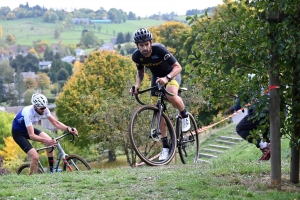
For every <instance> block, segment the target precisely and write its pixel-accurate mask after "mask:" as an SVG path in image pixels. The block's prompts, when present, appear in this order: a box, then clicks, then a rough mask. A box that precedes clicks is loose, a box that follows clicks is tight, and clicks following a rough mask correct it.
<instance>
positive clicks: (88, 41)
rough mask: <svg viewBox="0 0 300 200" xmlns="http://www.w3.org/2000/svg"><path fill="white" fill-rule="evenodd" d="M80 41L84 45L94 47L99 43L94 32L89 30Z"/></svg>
mask: <svg viewBox="0 0 300 200" xmlns="http://www.w3.org/2000/svg"><path fill="white" fill-rule="evenodd" d="M81 42H82V43H83V44H84V46H85V47H87V48H91V47H94V46H95V45H96V44H98V43H99V39H98V37H97V36H96V35H95V34H94V32H92V31H89V32H87V33H85V34H84V35H83V36H82V38H81Z"/></svg>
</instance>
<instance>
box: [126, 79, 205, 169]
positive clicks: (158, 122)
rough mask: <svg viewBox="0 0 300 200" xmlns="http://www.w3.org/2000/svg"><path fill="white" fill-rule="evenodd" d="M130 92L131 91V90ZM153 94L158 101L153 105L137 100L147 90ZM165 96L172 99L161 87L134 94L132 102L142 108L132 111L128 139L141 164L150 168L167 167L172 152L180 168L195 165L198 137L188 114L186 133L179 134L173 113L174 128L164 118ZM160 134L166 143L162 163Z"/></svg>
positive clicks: (165, 114)
mask: <svg viewBox="0 0 300 200" xmlns="http://www.w3.org/2000/svg"><path fill="white" fill-rule="evenodd" d="M132 89H133V90H134V87H133V88H132ZM153 89H154V90H157V94H158V100H157V104H156V106H155V105H145V104H144V103H143V102H142V101H141V100H140V98H139V94H142V93H145V92H147V91H150V90H153ZM186 90H187V89H186V88H180V89H179V92H183V91H186ZM166 95H171V96H173V94H172V93H169V92H168V91H167V90H166V88H165V86H160V84H158V85H157V86H154V87H151V88H148V89H145V90H141V91H138V94H137V95H135V98H136V100H137V101H138V102H139V103H140V104H141V105H142V106H141V107H139V108H138V109H136V110H135V111H134V113H133V115H132V117H131V119H130V126H129V136H130V141H131V144H132V146H133V149H134V150H135V152H136V154H137V155H138V157H139V158H140V159H141V162H145V163H146V164H148V165H151V166H160V165H165V164H168V163H169V162H170V161H171V160H172V159H173V157H174V155H175V152H176V148H178V152H179V155H180V159H181V161H182V163H183V164H187V163H197V161H198V156H199V136H198V128H197V124H196V121H195V119H194V117H193V116H192V114H191V113H188V115H189V117H190V123H191V128H190V130H189V131H188V132H182V129H181V119H182V118H181V116H180V114H179V111H178V110H176V115H175V116H176V122H175V127H176V131H174V126H173V124H172V121H171V120H170V118H169V117H168V116H167V113H166V110H167V107H166V104H165V102H166V101H167V97H166ZM162 131H164V132H165V133H166V135H167V138H168V142H169V146H170V148H169V155H168V157H167V158H166V159H165V160H159V159H158V158H159V156H160V153H161V149H162V143H161V134H162Z"/></svg>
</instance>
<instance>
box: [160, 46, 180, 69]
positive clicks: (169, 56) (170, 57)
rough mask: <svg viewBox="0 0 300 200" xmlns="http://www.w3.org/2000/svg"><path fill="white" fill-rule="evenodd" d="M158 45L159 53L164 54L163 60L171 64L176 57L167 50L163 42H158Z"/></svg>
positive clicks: (174, 61)
mask: <svg viewBox="0 0 300 200" xmlns="http://www.w3.org/2000/svg"><path fill="white" fill-rule="evenodd" d="M159 46H160V51H161V54H162V55H164V60H165V61H166V62H167V63H168V64H169V65H171V66H172V65H173V64H174V63H176V62H177V60H176V58H175V57H174V56H173V55H172V54H171V53H170V52H169V50H168V49H167V48H166V47H165V46H164V45H163V44H160V45H159Z"/></svg>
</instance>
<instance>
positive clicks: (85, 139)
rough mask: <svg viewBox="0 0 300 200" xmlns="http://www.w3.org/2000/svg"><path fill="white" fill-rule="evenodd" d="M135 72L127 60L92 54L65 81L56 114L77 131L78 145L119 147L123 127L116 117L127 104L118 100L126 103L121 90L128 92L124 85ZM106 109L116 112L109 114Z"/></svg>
mask: <svg viewBox="0 0 300 200" xmlns="http://www.w3.org/2000/svg"><path fill="white" fill-rule="evenodd" d="M135 72H136V67H135V66H134V65H133V63H132V61H131V60H130V59H129V58H126V57H123V56H121V55H119V54H117V53H112V52H106V51H102V52H93V53H91V54H90V55H89V56H88V58H87V60H86V62H85V63H84V64H83V66H82V67H80V68H79V69H77V71H76V72H75V74H73V76H72V77H71V78H70V79H69V80H68V82H67V83H66V85H65V86H64V87H63V90H62V92H61V93H60V94H59V96H58V98H57V99H56V114H57V116H58V118H59V119H60V120H61V121H63V122H65V123H67V124H70V125H72V126H75V127H76V128H77V129H78V130H79V133H80V135H81V137H80V138H79V145H81V146H84V145H87V144H90V143H99V142H101V144H102V146H103V147H105V148H107V149H109V150H111V151H114V150H115V148H116V147H117V146H120V145H121V144H120V143H119V142H120V141H121V140H122V139H120V138H123V134H125V132H127V125H125V124H124V126H119V125H118V124H117V123H118V122H120V119H118V117H116V116H120V115H122V114H121V113H122V112H123V111H122V108H123V107H124V106H125V105H129V103H128V102H127V103H122V102H120V101H119V99H124V100H125V99H126V100H128V98H126V97H125V96H123V95H124V94H123V91H124V90H126V91H127V92H128V91H129V88H130V86H129V85H133V83H131V84H128V83H129V82H130V81H134V80H135ZM110 107H116V108H117V107H119V108H120V110H118V109H116V110H115V111H114V115H111V111H110V110H109V108H110ZM117 113H118V114H117ZM108 118H110V120H109V121H107V119H108ZM128 119H129V118H127V120H128ZM123 122H124V120H123ZM124 123H128V121H126V122H124Z"/></svg>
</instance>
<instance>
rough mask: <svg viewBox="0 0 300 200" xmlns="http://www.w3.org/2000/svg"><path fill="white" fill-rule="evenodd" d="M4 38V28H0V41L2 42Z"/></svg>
mask: <svg viewBox="0 0 300 200" xmlns="http://www.w3.org/2000/svg"><path fill="white" fill-rule="evenodd" d="M2 37H3V29H2V26H0V40H2Z"/></svg>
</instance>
